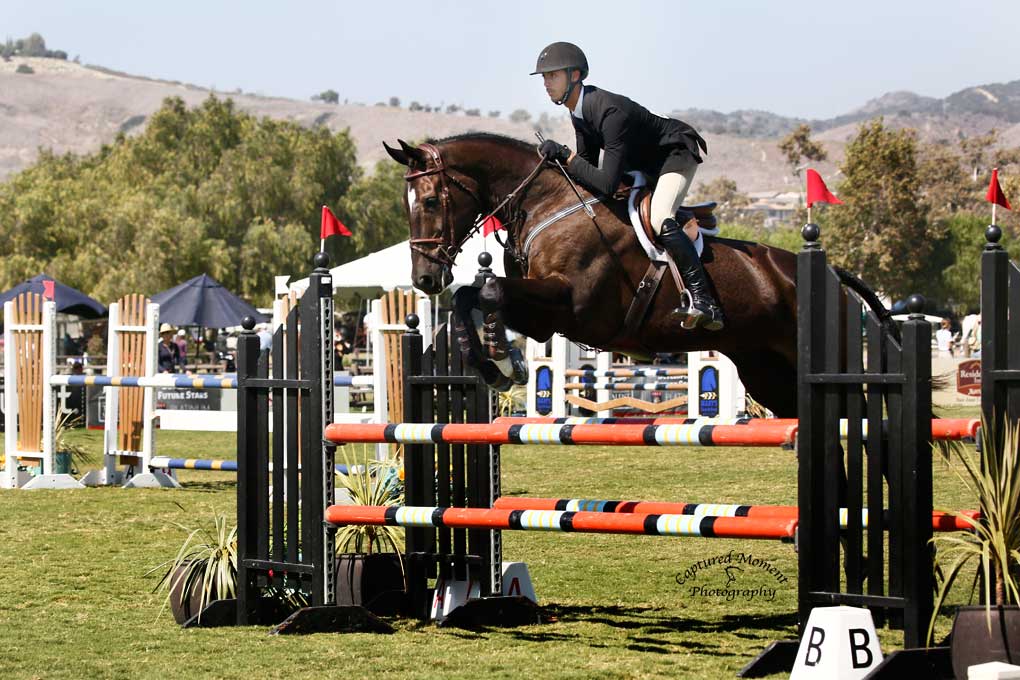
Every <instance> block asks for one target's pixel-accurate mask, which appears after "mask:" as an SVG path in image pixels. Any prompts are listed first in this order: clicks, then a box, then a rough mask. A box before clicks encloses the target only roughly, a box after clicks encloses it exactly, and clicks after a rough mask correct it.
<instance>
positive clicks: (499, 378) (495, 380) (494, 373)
mask: <svg viewBox="0 0 1020 680" xmlns="http://www.w3.org/2000/svg"><path fill="white" fill-rule="evenodd" d="M478 372H479V373H481V375H482V380H484V381H485V384H486V385H488V386H489V388H490V389H493V390H496V391H497V392H506V391H507V390H509V389H510V388H511V387H513V381H511V380H510V378H509V377H508V376H505V375H503V373H502V371H500V370H499V368H498V367H497V366H496V364H494V363H492V362H491V361H486V362H484V363H482V365H481V366H479V367H478Z"/></svg>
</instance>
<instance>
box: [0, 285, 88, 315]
mask: <svg viewBox="0 0 1020 680" xmlns="http://www.w3.org/2000/svg"><path fill="white" fill-rule="evenodd" d="M45 281H53V302H55V303H56V306H57V311H58V312H63V313H64V314H74V315H75V316H80V317H82V318H85V319H98V318H99V317H101V316H106V307H104V306H103V305H102V304H101V303H99V302H97V301H96V300H93V299H92V298H90V297H89V296H88V295H86V294H85V293H83V292H81V291H80V290H77V289H75V288H71V287H70V286H65V285H64V284H62V283H60V282H59V281H55V280H54V279H53V277H52V276H47V275H46V274H39V275H38V276H33V277H32V278H30V279H29V280H28V281H22V282H21V283H19V284H18V285H16V286H14V288H11V289H10V290H8V291H4V292H3V293H0V304H3V303H4V302H7V301H8V300H13V299H14V298H16V297H18V296H19V295H21V294H22V293H38V294H39V295H44V294H45V284H44V282H45Z"/></svg>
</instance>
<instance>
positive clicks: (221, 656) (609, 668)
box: [0, 414, 973, 680]
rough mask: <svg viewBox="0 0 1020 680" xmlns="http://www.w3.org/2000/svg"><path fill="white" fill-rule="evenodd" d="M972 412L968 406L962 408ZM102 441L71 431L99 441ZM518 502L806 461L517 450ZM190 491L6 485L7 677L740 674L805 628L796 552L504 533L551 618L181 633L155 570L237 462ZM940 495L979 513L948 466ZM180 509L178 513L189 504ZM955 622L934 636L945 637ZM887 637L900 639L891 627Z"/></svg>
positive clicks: (165, 439) (210, 444) (747, 484)
mask: <svg viewBox="0 0 1020 680" xmlns="http://www.w3.org/2000/svg"><path fill="white" fill-rule="evenodd" d="M967 415H971V414H967ZM100 435H101V433H90V432H78V433H75V434H74V435H73V436H74V437H75V438H76V439H77V440H78V441H83V442H85V443H86V444H87V445H88V446H89V448H90V449H92V450H93V451H96V452H98V451H99V450H100V448H101V441H100ZM234 445H235V442H234V436H233V435H232V434H221V433H201V434H200V433H182V432H159V433H158V436H157V446H158V450H159V452H160V453H161V454H166V455H180V456H190V457H212V458H233V457H234ZM503 470H504V481H503V492H504V495H511V494H527V495H531V496H582V497H596V498H642V499H648V500H680V501H717V502H742V503H783V504H794V503H796V461H795V456H794V453H793V452H792V451H782V450H776V449H739V448H728V449H724V448H705V449H666V448H657V449H641V448H625V449H620V448H615V449H613V448H608V447H602V448H599V447H596V448H583V447H576V448H569V447H534V448H531V447H529V448H525V447H505V448H504V456H503ZM180 479H181V481H182V483H183V484H184V489H183V490H146V489H139V490H125V489H86V490H80V491H35V492H20V491H0V564H2V565H3V566H4V569H3V573H4V576H3V578H2V579H0V630H2V631H3V635H2V639H3V643H2V644H0V678H5V679H7V678H37V677H38V678H42V677H45V678H81V677H89V678H92V677H131V678H160V679H162V678H166V677H175V678H177V677H185V678H191V677H217V678H246V679H253V678H288V680H292V679H295V678H313V677H314V678H322V677H345V678H361V677H379V678H391V677H392V678H398V677H399V678H430V679H432V678H437V677H439V678H466V679H470V680H478V679H479V678H511V677H514V678H517V677H520V676H521V675H523V674H527V675H529V676H531V677H534V678H591V677H598V678H666V677H669V678H678V677H679V678H731V677H734V674H735V673H736V671H737V670H738V669H739V668H740V667H741V666H743V665H744V664H745V663H746V662H748V661H749V660H750V659H751V658H752V657H753V656H754V655H755V654H756V653H757V652H758V651H760V650H761V649H762V648H763V647H764V646H765V645H766V644H768V642H770V641H772V640H776V639H783V638H789V637H792V636H793V635H795V631H796V618H795V615H794V612H795V608H796V592H797V569H796V554H795V552H794V550H793V547H792V546H791V545H789V544H781V543H776V542H767V541H727V540H709V539H698V538H685V539H680V538H659V537H629V536H598V535H583V534H558V533H556V534H546V533H523V532H507V533H506V534H504V541H505V558H506V559H520V560H524V561H526V562H527V563H528V565H529V567H530V569H531V575H532V579H533V581H534V584H535V588H536V590H537V593H538V596H539V599H540V601H541V603H542V605H543V613H544V615H545V619H546V620H547V621H548V623H544V624H543V625H539V626H534V627H526V628H518V629H507V630H492V631H485V632H480V633H477V632H466V631H459V630H452V629H449V630H448V629H438V628H436V627H433V626H428V625H425V626H422V625H418V624H416V623H411V622H401V623H400V624H399V631H398V633H397V634H396V635H392V636H372V635H364V634H356V635H355V634H351V635H335V634H319V635H310V636H305V637H277V638H273V637H269V636H267V635H266V629H265V628H245V629H238V628H226V629H207V630H187V631H185V630H182V629H180V628H178V627H177V626H176V625H175V624H174V622H173V619H172V617H171V616H170V615H169V613H168V612H164V613H163V614H162V615H159V612H160V607H161V603H162V595H161V594H157V593H153V592H152V589H153V586H154V585H155V583H156V579H155V578H153V577H151V576H150V577H146V576H145V573H146V571H148V570H149V569H150V568H152V567H153V566H155V565H157V564H159V563H161V562H163V561H164V560H167V559H170V558H172V557H173V556H174V555H175V554H176V551H177V549H178V547H179V546H180V544H181V542H182V541H183V539H184V538H185V536H186V534H185V532H183V531H182V530H181V529H180V528H178V527H177V526H175V524H174V523H175V522H176V523H180V524H183V525H186V526H199V525H202V526H205V525H208V524H210V523H211V520H212V517H213V515H214V514H215V513H217V512H222V513H228V514H229V515H230V516H231V523H233V515H234V511H235V484H234V477H233V475H232V474H230V473H217V472H196V471H181V473H180ZM935 479H936V499H937V500H936V504H937V505H939V506H942V507H954V508H958V507H972V506H973V501H972V500H970V499H967V498H966V497H965V495H964V493H963V487H962V484H961V483H960V482H959V480H958V479H957V478H956V476H955V474H953V472H952V471H951V470H949V469H948V468H947V467H946V466H945V465H944V464H943V463H941V462H937V463H935ZM182 508H183V509H182ZM730 551H733V553H732V555H733V556H734V557H737V556H739V555H740V554H750V555H752V556H753V557H754V558H755V559H761V560H765V561H766V562H768V563H769V564H771V565H773V566H774V567H775V568H776V570H778V572H780V574H781V575H780V574H776V573H775V570H773V572H772V573H769V572H767V571H765V570H764V569H763V568H761V567H756V566H752V565H750V564H746V563H745V564H744V565H742V570H741V571H736V572H732V571H731V575H732V576H734V577H735V578H736V581H735V582H734V584H733V585H732V586H731V588H738V587H739V588H747V589H754V588H758V587H761V588H763V589H764V588H771V589H774V591H775V592H774V595H773V596H772V597H765V596H761V595H759V596H756V597H754V598H753V599H750V600H749V599H746V598H745V599H735V600H733V601H726V600H725V599H724V598H721V597H717V596H711V595H709V596H706V595H699V594H697V593H692V591H691V588H692V586H697V585H700V586H707V587H709V588H723V587H724V586H725V585H726V580H727V575H726V573H725V572H724V570H723V569H722V568H721V567H719V566H713V567H710V568H707V569H704V570H702V571H701V572H700V573H699V574H698V575H697V576H696V578H695V579H694V580H693V581H688V582H687V583H685V585H683V586H681V585H680V584H679V583H678V579H677V576H678V574H683V572H685V571H686V570H688V568H689V567H691V566H692V565H694V564H695V563H697V562H698V561H700V560H705V559H707V558H710V557H713V556H718V555H725V554H728V553H730ZM948 627H949V619H948V617H944V618H943V619H942V620H941V621H940V626H939V632H938V638H939V639H941V637H943V636H944V635H945V633H947V632H948ZM880 637H881V638H882V643H883V649H884V650H886V651H888V650H891V649H893V648H895V647H897V646H899V645H900V643H901V635H899V634H898V633H896V632H895V631H887V630H883V631H880Z"/></svg>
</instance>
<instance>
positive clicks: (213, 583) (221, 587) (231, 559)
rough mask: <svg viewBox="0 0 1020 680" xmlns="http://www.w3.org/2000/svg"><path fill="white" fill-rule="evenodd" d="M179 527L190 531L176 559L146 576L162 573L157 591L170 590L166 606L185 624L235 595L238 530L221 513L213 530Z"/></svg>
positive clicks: (157, 567)
mask: <svg viewBox="0 0 1020 680" xmlns="http://www.w3.org/2000/svg"><path fill="white" fill-rule="evenodd" d="M178 507H181V506H180V504H178ZM182 509H183V508H182ZM175 524H176V523H175ZM177 526H178V527H180V528H181V529H182V530H184V531H186V532H188V537H187V539H185V541H184V543H183V545H181V548H180V550H178V551H177V556H176V557H175V558H173V559H172V560H168V561H166V562H164V563H162V564H160V565H158V566H156V567H153V568H152V569H150V570H149V571H148V572H147V573H146V575H148V574H152V573H154V572H158V571H160V570H163V576H162V578H160V580H159V583H157V584H156V587H155V588H154V591H155V590H159V589H165V590H166V591H167V595H166V599H165V600H164V601H163V607H164V608H166V606H167V605H169V607H170V611H171V612H172V613H173V616H174V621H176V622H177V623H179V624H183V623H184V622H185V621H187V620H188V619H190V618H192V617H193V616H196V615H198V616H199V617H201V613H202V611H203V610H204V609H205V608H206V606H208V605H209V603H210V602H212V601H213V600H221V599H226V598H231V597H234V596H235V593H236V591H237V527H236V526H234V527H228V526H227V518H226V516H225V515H220V514H217V515H216V516H215V517H214V518H213V527H212V530H211V531H210V530H208V529H204V528H198V529H190V528H188V527H185V526H183V525H181V524H177ZM160 611H162V609H161V610H160Z"/></svg>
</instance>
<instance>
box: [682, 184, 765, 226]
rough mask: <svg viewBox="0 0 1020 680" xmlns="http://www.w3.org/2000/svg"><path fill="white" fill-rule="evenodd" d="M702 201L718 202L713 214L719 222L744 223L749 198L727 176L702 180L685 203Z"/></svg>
mask: <svg viewBox="0 0 1020 680" xmlns="http://www.w3.org/2000/svg"><path fill="white" fill-rule="evenodd" d="M702 201H715V202H716V203H718V204H719V205H718V207H716V209H715V214H716V218H717V219H718V220H719V221H720V222H744V223H746V216H745V215H744V212H745V211H746V209H747V207H748V206H749V205H751V199H750V198H748V196H747V194H742V193H740V191H738V190H737V183H736V182H735V181H733V180H732V179H730V178H729V177H716V178H715V179H713V180H712V181H710V182H702V183H701V184H699V185H698V186H697V188H696V189H695V190H694V191H692V192H691V195H690V200H688V201H687V203H699V202H702ZM759 222H760V220H759Z"/></svg>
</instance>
